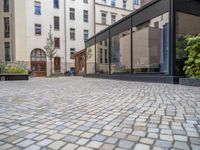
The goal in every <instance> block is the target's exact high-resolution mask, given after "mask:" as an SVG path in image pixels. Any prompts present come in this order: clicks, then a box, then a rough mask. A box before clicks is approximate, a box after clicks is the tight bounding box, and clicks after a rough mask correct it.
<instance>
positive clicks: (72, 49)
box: [70, 48, 76, 59]
mask: <svg viewBox="0 0 200 150" xmlns="http://www.w3.org/2000/svg"><path fill="white" fill-rule="evenodd" d="M75 51H76V49H75V48H70V58H71V59H74V57H73V55H74V53H75Z"/></svg>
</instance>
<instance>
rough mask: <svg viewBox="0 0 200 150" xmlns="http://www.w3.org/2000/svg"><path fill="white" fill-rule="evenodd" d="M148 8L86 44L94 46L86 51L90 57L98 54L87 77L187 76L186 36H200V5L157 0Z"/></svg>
mask: <svg viewBox="0 0 200 150" xmlns="http://www.w3.org/2000/svg"><path fill="white" fill-rule="evenodd" d="M147 5H148V7H143V8H141V9H139V10H138V11H137V12H136V13H135V12H133V13H132V14H130V15H129V16H127V17H126V18H123V19H122V20H120V21H118V22H116V23H115V24H114V25H111V26H110V27H108V28H106V29H105V30H104V31H102V32H100V33H98V34H97V35H95V36H94V37H92V38H91V39H92V41H91V39H89V40H88V41H86V45H87V42H89V43H90V45H91V44H94V45H95V46H92V47H87V53H88V49H89V50H90V51H91V53H92V54H94V55H95V54H96V57H91V58H90V61H89V60H87V68H88V69H89V70H88V71H87V72H86V73H90V74H130V75H131V74H145V75H146V74H148V75H152V74H154V75H161V76H163V75H165V76H170V77H172V76H173V77H177V76H182V75H184V71H183V67H184V65H185V61H186V60H187V58H188V57H187V53H186V52H185V47H186V40H185V36H186V35H198V34H200V11H199V7H200V1H196V0H190V1H188V0H176V1H171V0H157V1H155V2H152V3H149V4H147ZM172 5H174V6H175V7H171V6H172ZM107 33H109V34H107ZM99 38H100V39H103V40H102V41H100V42H99V40H98V39H99ZM95 39H96V40H98V42H96V43H95V41H96V40H95ZM109 44H110V45H109ZM95 49H96V51H95ZM92 56H93V55H92Z"/></svg>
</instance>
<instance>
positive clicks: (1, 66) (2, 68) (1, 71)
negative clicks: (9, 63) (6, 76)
mask: <svg viewBox="0 0 200 150" xmlns="http://www.w3.org/2000/svg"><path fill="white" fill-rule="evenodd" d="M5 68H6V65H5V64H3V63H0V74H1V73H4V72H5Z"/></svg>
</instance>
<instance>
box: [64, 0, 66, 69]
mask: <svg viewBox="0 0 200 150" xmlns="http://www.w3.org/2000/svg"><path fill="white" fill-rule="evenodd" d="M66 28H67V27H66V0H64V32H65V33H64V36H65V41H64V44H65V71H67V33H66V32H67V29H66Z"/></svg>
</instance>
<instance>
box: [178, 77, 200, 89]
mask: <svg viewBox="0 0 200 150" xmlns="http://www.w3.org/2000/svg"><path fill="white" fill-rule="evenodd" d="M179 84H181V85H187V86H198V87H200V79H191V78H179Z"/></svg>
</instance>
